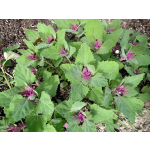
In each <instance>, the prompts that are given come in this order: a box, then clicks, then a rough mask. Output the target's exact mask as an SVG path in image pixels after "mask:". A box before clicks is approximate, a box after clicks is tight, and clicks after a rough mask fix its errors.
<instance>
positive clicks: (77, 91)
mask: <svg viewBox="0 0 150 150" xmlns="http://www.w3.org/2000/svg"><path fill="white" fill-rule="evenodd" d="M88 91H89V88H88V87H86V86H84V85H83V84H82V83H80V82H72V84H71V99H72V101H73V102H76V101H81V100H82V98H83V97H84V96H86V94H87V93H88Z"/></svg>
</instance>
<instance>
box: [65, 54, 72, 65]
mask: <svg viewBox="0 0 150 150" xmlns="http://www.w3.org/2000/svg"><path fill="white" fill-rule="evenodd" d="M66 58H67V59H68V61H69V63H70V64H71V61H70V59H69V58H68V57H67V56H66Z"/></svg>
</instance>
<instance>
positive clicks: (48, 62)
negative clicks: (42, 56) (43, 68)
mask: <svg viewBox="0 0 150 150" xmlns="http://www.w3.org/2000/svg"><path fill="white" fill-rule="evenodd" d="M45 62H46V63H47V64H49V65H50V66H51V67H52V68H55V67H54V66H53V65H52V64H51V63H49V62H48V61H47V60H45ZM55 69H56V68H55Z"/></svg>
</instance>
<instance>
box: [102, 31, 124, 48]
mask: <svg viewBox="0 0 150 150" xmlns="http://www.w3.org/2000/svg"><path fill="white" fill-rule="evenodd" d="M121 33H122V29H117V30H116V31H114V32H112V33H111V34H107V35H106V36H105V38H104V42H105V41H107V40H109V39H111V40H112V41H113V43H114V45H113V46H115V45H116V43H117V41H118V39H119V37H120V35H121Z"/></svg>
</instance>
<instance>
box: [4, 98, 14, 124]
mask: <svg viewBox="0 0 150 150" xmlns="http://www.w3.org/2000/svg"><path fill="white" fill-rule="evenodd" d="M13 100H14V99H12V100H11V103H10V105H9V107H4V113H5V115H6V116H7V118H9V123H15V122H16V121H15V119H14V117H13V116H12V115H13V113H14V103H13Z"/></svg>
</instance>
